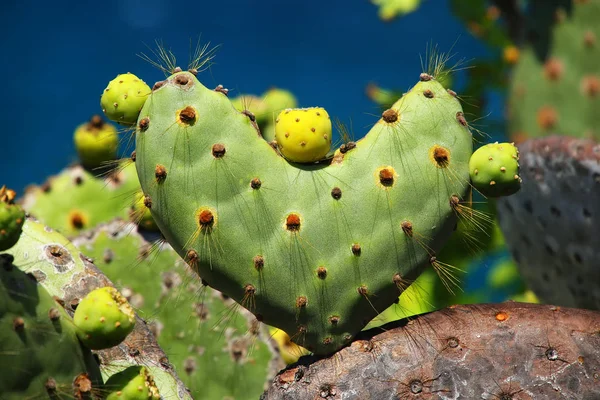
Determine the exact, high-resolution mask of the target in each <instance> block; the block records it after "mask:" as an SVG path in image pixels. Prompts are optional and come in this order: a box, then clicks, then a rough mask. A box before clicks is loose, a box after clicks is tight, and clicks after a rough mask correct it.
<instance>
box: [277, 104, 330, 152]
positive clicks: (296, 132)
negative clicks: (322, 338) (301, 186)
mask: <svg viewBox="0 0 600 400" xmlns="http://www.w3.org/2000/svg"><path fill="white" fill-rule="evenodd" d="M275 140H277V146H278V147H279V151H281V154H283V156H284V157H285V158H287V159H288V160H290V161H292V162H300V163H306V162H314V161H319V160H321V159H323V158H324V157H325V156H326V155H327V153H328V152H329V149H330V148H331V119H330V118H329V114H327V111H325V109H324V108H321V107H313V108H300V109H287V110H284V111H282V112H281V113H279V116H278V117H277V119H276V120H275Z"/></svg>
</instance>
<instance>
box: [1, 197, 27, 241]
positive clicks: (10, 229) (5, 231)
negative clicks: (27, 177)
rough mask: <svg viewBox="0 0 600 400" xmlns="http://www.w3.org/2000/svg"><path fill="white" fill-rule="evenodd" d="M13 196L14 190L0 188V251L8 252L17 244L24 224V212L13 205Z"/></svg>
mask: <svg viewBox="0 0 600 400" xmlns="http://www.w3.org/2000/svg"><path fill="white" fill-rule="evenodd" d="M15 196H16V193H15V192H14V190H10V189H7V188H6V186H2V188H0V251H4V250H8V249H10V248H11V247H12V246H14V245H15V243H17V241H18V240H19V237H20V236H21V232H22V230H23V224H24V223H25V211H23V209H22V208H21V206H20V205H18V204H14V199H15Z"/></svg>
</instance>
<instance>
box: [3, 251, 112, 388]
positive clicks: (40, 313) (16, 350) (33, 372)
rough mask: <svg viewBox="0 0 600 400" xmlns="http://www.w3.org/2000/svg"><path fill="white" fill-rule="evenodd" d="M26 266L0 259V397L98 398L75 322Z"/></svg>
mask: <svg viewBox="0 0 600 400" xmlns="http://www.w3.org/2000/svg"><path fill="white" fill-rule="evenodd" d="M25 266H26V264H23V263H22V262H19V261H15V260H14V258H13V256H12V255H10V254H7V253H3V254H0V365H2V373H0V394H1V397H2V399H5V400H13V399H14V400H21V399H34V398H39V399H41V398H50V399H58V398H76V399H83V398H86V399H99V398H100V396H99V386H100V384H101V383H102V381H101V376H100V370H99V369H98V365H97V364H96V361H95V360H94V358H93V357H92V353H91V352H90V350H89V349H86V348H84V347H82V346H81V344H80V343H79V340H78V339H77V335H76V332H75V328H74V326H73V321H72V320H71V317H70V316H69V315H68V314H67V313H66V312H65V310H64V309H63V308H62V307H61V306H60V305H59V304H58V303H57V302H56V301H55V300H54V299H53V298H52V296H51V295H50V294H49V293H48V292H47V291H46V289H44V287H43V286H41V285H39V284H38V283H37V282H36V279H35V277H34V276H32V275H30V274H26V273H25V272H23V270H22V268H23V267H25Z"/></svg>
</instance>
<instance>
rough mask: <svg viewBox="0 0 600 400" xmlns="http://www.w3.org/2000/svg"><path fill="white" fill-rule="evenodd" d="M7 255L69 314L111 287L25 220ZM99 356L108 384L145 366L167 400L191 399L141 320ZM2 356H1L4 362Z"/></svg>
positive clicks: (69, 247)
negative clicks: (125, 371)
mask: <svg viewBox="0 0 600 400" xmlns="http://www.w3.org/2000/svg"><path fill="white" fill-rule="evenodd" d="M8 254H10V256H12V257H14V265H15V266H17V267H18V268H19V269H21V270H22V271H24V272H26V273H27V275H28V276H30V277H34V278H35V279H36V280H37V281H38V283H39V285H40V286H41V287H43V288H44V289H45V290H46V291H47V292H48V294H49V295H50V296H52V297H53V298H54V299H56V300H57V302H58V303H59V304H61V305H64V307H65V310H66V311H67V312H68V313H69V315H71V314H72V312H73V311H72V310H73V308H76V306H77V305H78V304H79V302H80V299H82V298H83V297H85V296H86V295H87V294H88V293H89V292H90V291H91V290H94V289H96V288H100V287H105V286H110V285H112V283H111V282H110V281H109V280H108V279H107V277H106V276H105V275H104V274H102V272H100V271H99V270H98V269H97V268H96V267H95V266H94V264H92V263H91V261H90V259H89V258H87V257H86V256H84V255H83V254H82V253H80V252H79V250H78V249H77V248H76V247H75V246H74V245H73V244H72V243H70V242H69V241H68V240H67V239H66V238H65V237H64V236H63V235H61V234H60V233H58V232H56V231H54V230H52V229H51V228H49V227H47V226H44V225H42V224H40V223H39V222H36V221H34V220H32V219H27V220H26V221H25V224H24V225H23V233H22V235H21V238H20V239H19V241H18V242H17V244H16V245H15V246H13V247H12V248H11V249H10V250H9V251H8ZM69 325H70V326H71V329H73V331H74V332H73V335H76V332H75V326H74V324H73V322H72V321H69ZM1 331H2V330H0V332H1ZM78 345H80V343H79V341H78ZM53 354H54V353H53ZM95 354H96V355H97V356H98V359H99V361H100V372H101V373H102V377H103V378H104V380H106V379H109V378H110V376H112V375H114V374H115V373H118V372H120V371H121V370H123V369H126V368H128V367H130V366H138V365H143V366H145V367H146V368H147V369H148V370H149V371H150V373H151V374H152V376H153V378H154V381H155V383H156V385H157V387H158V388H159V390H160V393H161V395H162V396H164V397H165V398H178V399H182V400H189V399H190V398H191V397H190V396H189V394H188V393H187V391H186V389H185V386H184V384H183V383H182V382H181V381H180V380H179V378H178V377H177V374H176V373H175V372H174V370H173V368H172V367H171V366H170V364H169V360H168V358H167V356H166V355H165V353H164V352H163V351H162V349H161V348H160V347H159V346H158V344H157V342H156V339H155V338H154V336H153V335H152V333H151V332H150V330H149V329H148V327H147V326H146V324H145V323H144V322H143V321H142V320H141V319H140V318H139V316H138V317H137V322H136V324H135V328H134V330H133V332H131V334H129V336H128V337H127V338H126V340H125V341H123V342H122V343H121V344H119V345H118V346H115V347H111V348H109V349H107V350H98V351H95ZM2 355H4V354H3V353H1V352H0V357H1V356H2ZM59 362H63V361H62V359H60V358H59ZM83 383H85V381H82V384H83ZM18 398H19V399H22V398H23V397H18Z"/></svg>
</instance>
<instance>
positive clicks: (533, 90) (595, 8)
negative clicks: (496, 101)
mask: <svg viewBox="0 0 600 400" xmlns="http://www.w3.org/2000/svg"><path fill="white" fill-rule="evenodd" d="M544 3H546V2H544ZM550 3H552V2H550ZM572 3H573V4H572V6H571V9H570V10H569V11H567V10H565V9H563V10H558V11H557V12H556V13H554V17H555V18H556V25H555V26H554V28H553V32H552V35H551V37H550V38H551V40H550V45H549V46H550V50H549V53H548V55H547V57H546V58H545V59H539V58H538V56H537V55H536V52H535V49H534V48H533V47H528V48H525V49H524V50H523V51H522V52H521V53H522V54H521V57H520V61H519V63H518V65H517V67H516V69H515V71H514V76H513V80H512V85H511V93H510V101H509V113H510V133H511V137H512V139H513V140H515V141H522V140H524V139H526V138H535V137H540V136H546V135H549V134H551V133H554V132H560V133H561V134H564V135H569V136H574V137H581V138H585V137H587V138H595V139H596V140H598V139H600V129H599V128H598V126H600V113H598V106H599V104H600V74H599V73H598V61H599V60H600V43H599V42H598V40H600V24H598V20H599V19H600V0H589V1H574V2H572Z"/></svg>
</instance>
